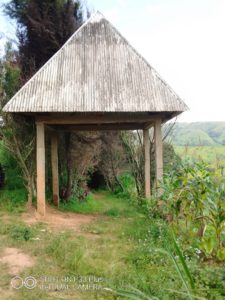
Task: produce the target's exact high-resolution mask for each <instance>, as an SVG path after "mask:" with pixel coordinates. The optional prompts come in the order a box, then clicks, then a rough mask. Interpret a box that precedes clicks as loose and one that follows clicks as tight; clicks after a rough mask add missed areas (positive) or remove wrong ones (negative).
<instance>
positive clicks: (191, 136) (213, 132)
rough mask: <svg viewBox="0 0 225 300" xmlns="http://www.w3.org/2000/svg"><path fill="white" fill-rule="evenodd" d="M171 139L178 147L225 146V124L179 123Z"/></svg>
mask: <svg viewBox="0 0 225 300" xmlns="http://www.w3.org/2000/svg"><path fill="white" fill-rule="evenodd" d="M170 138H171V140H172V143H173V144H174V145H177V146H185V145H188V146H219V145H225V122H196V123H177V124H176V125H175V127H174V129H173V131H172V133H171V135H170Z"/></svg>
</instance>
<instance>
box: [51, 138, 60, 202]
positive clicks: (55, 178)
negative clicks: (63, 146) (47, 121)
mask: <svg viewBox="0 0 225 300" xmlns="http://www.w3.org/2000/svg"><path fill="white" fill-rule="evenodd" d="M51 164H52V197H53V203H54V204H55V205H56V206H59V170H58V136H57V134H56V133H53V134H52V135H51Z"/></svg>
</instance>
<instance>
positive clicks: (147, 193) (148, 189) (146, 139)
mask: <svg viewBox="0 0 225 300" xmlns="http://www.w3.org/2000/svg"><path fill="white" fill-rule="evenodd" d="M143 139H144V155H145V197H146V198H149V197H150V196H151V185H150V140H149V131H148V129H144V130H143Z"/></svg>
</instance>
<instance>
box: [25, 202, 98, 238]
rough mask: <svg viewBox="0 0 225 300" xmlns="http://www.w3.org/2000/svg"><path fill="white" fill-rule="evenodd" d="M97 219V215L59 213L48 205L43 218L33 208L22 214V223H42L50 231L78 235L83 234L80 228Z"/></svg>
mask: <svg viewBox="0 0 225 300" xmlns="http://www.w3.org/2000/svg"><path fill="white" fill-rule="evenodd" d="M98 218H99V216H97V215H84V214H76V213H70V212H61V211H59V210H58V209H57V208H54V207H51V206H49V205H48V206H47V207H46V216H45V217H42V216H40V215H38V213H37V212H36V210H35V209H34V208H32V209H31V210H30V211H29V212H26V213H24V214H23V221H24V222H25V223H27V224H29V225H32V224H35V223H39V222H42V223H46V224H47V225H48V226H49V227H50V228H52V229H57V230H63V229H71V230H74V231H75V232H77V233H80V234H84V233H83V232H82V230H81V228H82V226H84V225H88V224H90V223H92V222H93V221H95V220H97V219H98Z"/></svg>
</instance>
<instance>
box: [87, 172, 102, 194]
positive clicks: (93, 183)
mask: <svg viewBox="0 0 225 300" xmlns="http://www.w3.org/2000/svg"><path fill="white" fill-rule="evenodd" d="M88 187H89V188H90V189H93V190H98V189H103V188H105V187H106V182H105V178H104V176H103V175H102V173H101V172H100V171H99V170H96V171H94V172H93V173H92V174H89V180H88Z"/></svg>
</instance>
